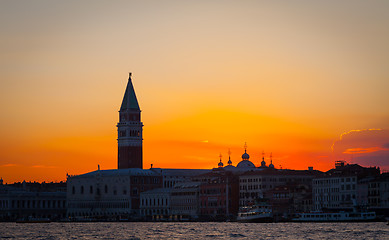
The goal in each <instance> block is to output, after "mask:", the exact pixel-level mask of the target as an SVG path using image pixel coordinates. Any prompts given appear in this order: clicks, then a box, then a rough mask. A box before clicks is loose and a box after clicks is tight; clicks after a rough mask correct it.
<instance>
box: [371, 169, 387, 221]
mask: <svg viewBox="0 0 389 240" xmlns="http://www.w3.org/2000/svg"><path fill="white" fill-rule="evenodd" d="M368 205H369V208H370V209H371V210H374V211H375V212H376V213H377V215H384V216H389V173H383V174H381V175H380V176H377V177H375V178H374V179H372V180H371V181H370V182H369V183H368Z"/></svg>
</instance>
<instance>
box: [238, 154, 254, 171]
mask: <svg viewBox="0 0 389 240" xmlns="http://www.w3.org/2000/svg"><path fill="white" fill-rule="evenodd" d="M246 154H247V153H246ZM243 155H244V154H243ZM247 155H248V154H247ZM236 167H237V168H255V165H254V163H252V162H250V161H249V160H242V161H240V162H239V163H238V165H236Z"/></svg>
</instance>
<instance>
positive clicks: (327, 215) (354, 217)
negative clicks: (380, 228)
mask: <svg viewBox="0 0 389 240" xmlns="http://www.w3.org/2000/svg"><path fill="white" fill-rule="evenodd" d="M376 218H377V217H376V214H375V212H310V213H298V214H297V217H296V218H293V219H292V221H293V222H369V221H374V220H376Z"/></svg>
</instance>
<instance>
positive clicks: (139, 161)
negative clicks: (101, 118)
mask: <svg viewBox="0 0 389 240" xmlns="http://www.w3.org/2000/svg"><path fill="white" fill-rule="evenodd" d="M140 112H141V111H140V108H139V104H138V100H137V98H136V95H135V90H134V86H133V85H132V80H131V73H129V77H128V83H127V88H126V91H125V93H124V97H123V102H122V105H121V107H120V111H119V122H118V124H117V128H118V169H124V168H142V167H143V152H142V142H143V138H142V130H143V123H142V122H141V118H140Z"/></svg>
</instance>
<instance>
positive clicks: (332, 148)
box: [331, 128, 383, 152]
mask: <svg viewBox="0 0 389 240" xmlns="http://www.w3.org/2000/svg"><path fill="white" fill-rule="evenodd" d="M382 130H383V129H379V128H372V129H354V130H350V131H348V132H344V133H342V134H340V136H339V139H338V140H335V141H334V143H332V146H331V151H332V152H333V151H334V146H335V143H337V142H339V141H342V139H343V137H344V136H345V135H347V134H350V133H355V132H364V131H382Z"/></svg>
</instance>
